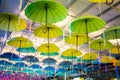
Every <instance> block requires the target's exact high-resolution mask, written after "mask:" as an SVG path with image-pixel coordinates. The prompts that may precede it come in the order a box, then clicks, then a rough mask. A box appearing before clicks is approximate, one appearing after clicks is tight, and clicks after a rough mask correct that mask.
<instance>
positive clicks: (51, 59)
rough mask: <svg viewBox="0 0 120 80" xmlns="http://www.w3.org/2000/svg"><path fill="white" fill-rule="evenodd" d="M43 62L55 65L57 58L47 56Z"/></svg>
mask: <svg viewBox="0 0 120 80" xmlns="http://www.w3.org/2000/svg"><path fill="white" fill-rule="evenodd" d="M42 62H43V63H44V64H47V65H48V64H49V65H54V64H56V62H57V61H56V60H55V59H53V58H46V59H44V60H42Z"/></svg>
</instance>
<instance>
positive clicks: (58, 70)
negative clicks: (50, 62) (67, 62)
mask: <svg viewBox="0 0 120 80" xmlns="http://www.w3.org/2000/svg"><path fill="white" fill-rule="evenodd" d="M57 72H58V73H59V72H60V73H64V72H66V69H64V68H58V69H57Z"/></svg>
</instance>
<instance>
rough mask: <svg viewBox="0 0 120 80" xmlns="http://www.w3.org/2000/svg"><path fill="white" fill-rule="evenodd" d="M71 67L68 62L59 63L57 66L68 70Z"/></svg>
mask: <svg viewBox="0 0 120 80" xmlns="http://www.w3.org/2000/svg"><path fill="white" fill-rule="evenodd" d="M71 65H72V63H71V62H70V61H62V62H61V63H59V65H58V66H60V67H63V68H70V66H71Z"/></svg>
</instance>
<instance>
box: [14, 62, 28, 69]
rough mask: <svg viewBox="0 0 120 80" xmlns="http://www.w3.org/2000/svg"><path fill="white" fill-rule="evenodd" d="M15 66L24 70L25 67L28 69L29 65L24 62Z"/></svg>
mask: <svg viewBox="0 0 120 80" xmlns="http://www.w3.org/2000/svg"><path fill="white" fill-rule="evenodd" d="M14 66H15V67H20V68H24V67H27V66H28V65H27V64H25V63H24V62H17V63H15V64H14Z"/></svg>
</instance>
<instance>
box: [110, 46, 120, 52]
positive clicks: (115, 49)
mask: <svg viewBox="0 0 120 80" xmlns="http://www.w3.org/2000/svg"><path fill="white" fill-rule="evenodd" d="M109 52H110V53H111V54H120V47H119V46H113V47H111V48H110V49H109Z"/></svg>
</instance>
